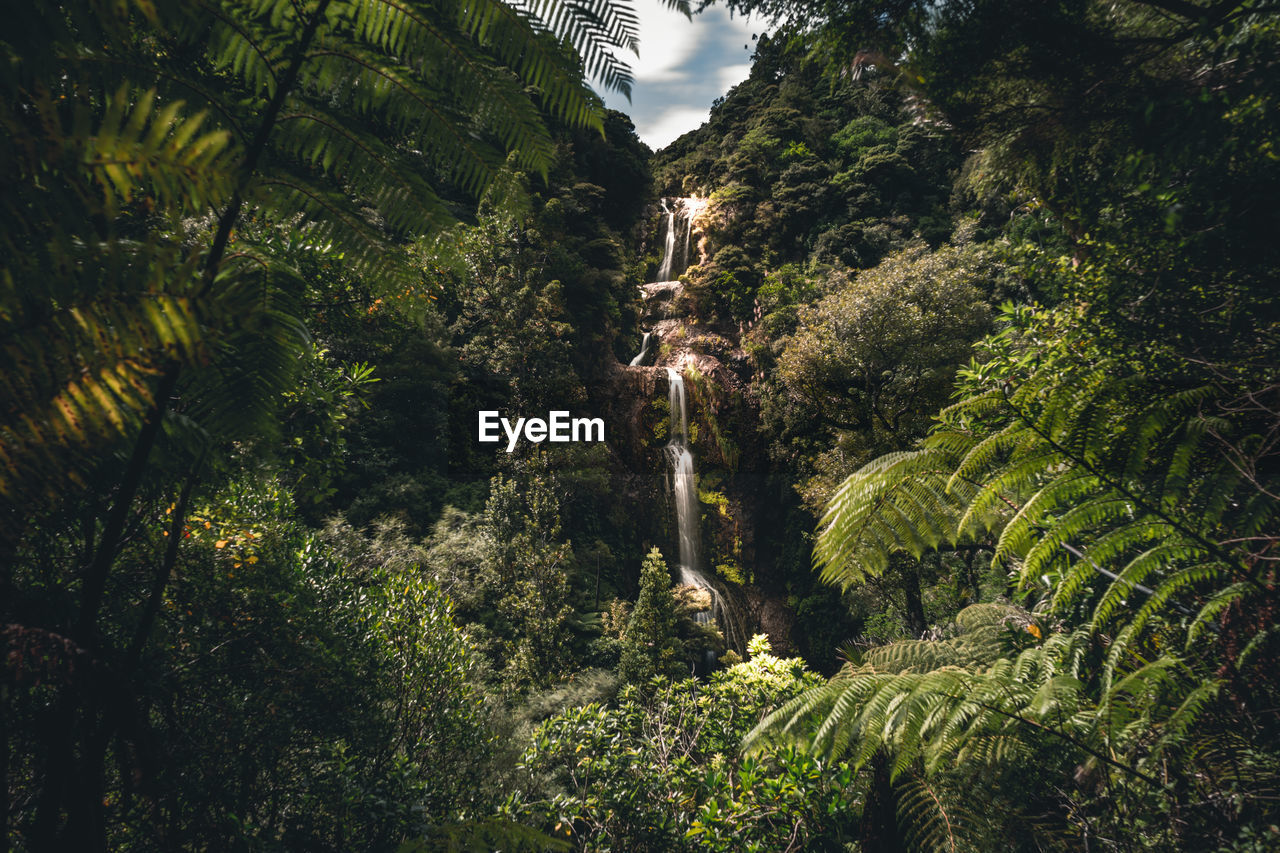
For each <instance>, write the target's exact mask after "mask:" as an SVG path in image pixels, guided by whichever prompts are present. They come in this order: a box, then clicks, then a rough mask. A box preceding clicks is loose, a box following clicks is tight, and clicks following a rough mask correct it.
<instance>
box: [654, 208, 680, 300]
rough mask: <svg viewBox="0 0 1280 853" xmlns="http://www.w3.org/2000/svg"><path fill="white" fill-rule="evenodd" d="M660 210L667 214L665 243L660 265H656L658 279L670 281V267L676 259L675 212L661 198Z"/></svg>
mask: <svg viewBox="0 0 1280 853" xmlns="http://www.w3.org/2000/svg"><path fill="white" fill-rule="evenodd" d="M662 212H663V213H665V214H666V215H667V243H666V246H665V248H664V249H663V252H662V265H661V266H660V267H658V281H671V279H672V276H671V269H672V266H673V265H674V264H675V259H676V212H675V211H674V210H672V209H671V207H669V206H668V205H667V200H666V199H665V198H664V199H663V200H662Z"/></svg>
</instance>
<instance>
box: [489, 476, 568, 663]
mask: <svg viewBox="0 0 1280 853" xmlns="http://www.w3.org/2000/svg"><path fill="white" fill-rule="evenodd" d="M484 517H485V535H486V537H487V545H488V551H489V557H488V559H490V560H492V561H493V566H494V571H496V573H497V575H498V577H499V578H500V579H501V582H502V590H501V596H500V598H499V600H498V602H497V610H498V614H499V615H500V617H501V618H502V619H503V622H504V623H505V624H504V625H503V629H504V630H502V631H501V634H500V635H501V636H502V637H503V638H504V641H505V644H506V654H505V664H504V667H503V675H504V679H505V680H506V682H507V684H508V685H509V686H511V687H515V688H524V687H527V686H530V685H532V686H538V687H545V686H547V685H548V684H550V683H551V682H552V681H554V680H556V679H557V678H559V677H560V676H562V675H566V674H568V671H569V669H570V666H571V664H572V661H573V652H572V649H571V647H570V643H569V636H570V635H569V624H568V620H569V617H570V615H571V614H572V613H573V608H572V603H571V596H572V587H571V585H570V576H571V573H572V572H573V570H574V567H575V560H574V554H573V545H572V544H571V543H569V542H567V541H561V539H560V507H559V501H558V499H557V497H556V493H555V490H554V487H553V485H552V483H550V482H549V481H548V480H546V479H544V478H543V477H542V476H539V475H534V476H532V477H530V478H529V479H527V480H525V481H524V482H517V481H516V480H508V479H506V478H504V477H502V476H501V475H500V476H498V477H495V478H494V480H493V487H492V491H491V494H490V496H489V502H488V504H486V505H485V515H484Z"/></svg>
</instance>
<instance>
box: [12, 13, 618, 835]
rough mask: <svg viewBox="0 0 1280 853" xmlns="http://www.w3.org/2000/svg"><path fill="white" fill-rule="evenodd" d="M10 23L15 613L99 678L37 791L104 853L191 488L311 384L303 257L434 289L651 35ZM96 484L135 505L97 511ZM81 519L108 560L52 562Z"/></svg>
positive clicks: (42, 806) (513, 26)
mask: <svg viewBox="0 0 1280 853" xmlns="http://www.w3.org/2000/svg"><path fill="white" fill-rule="evenodd" d="M12 11H13V15H12V17H11V20H10V26H9V27H7V28H6V31H5V34H4V36H3V42H2V44H0V50H2V51H3V53H4V56H5V62H4V65H5V69H6V70H5V71H4V72H3V74H2V75H0V101H2V102H3V103H2V104H0V106H2V109H0V116H3V118H2V119H0V121H3V122H4V127H5V133H4V134H3V135H2V136H3V141H0V146H3V149H2V152H3V156H2V157H0V160H2V161H3V166H2V167H0V168H2V169H3V177H2V178H0V180H2V181H3V183H4V184H5V185H6V187H10V188H12V191H11V192H9V191H7V192H6V193H5V194H4V201H3V203H2V204H0V241H2V243H0V252H2V254H3V261H2V262H0V306H2V307H0V352H2V353H3V355H2V356H0V359H2V366H3V374H4V377H5V379H4V381H3V387H4V392H3V393H4V401H5V405H4V406H3V409H4V412H3V414H2V415H0V436H2V437H3V447H4V450H3V457H4V464H3V466H0V469H2V470H0V497H2V498H3V506H0V563H2V564H3V566H4V569H3V572H2V573H0V589H2V590H3V593H2V595H0V598H2V599H3V601H4V605H3V607H4V611H3V616H4V623H5V624H13V625H16V626H18V628H15V630H19V629H21V630H25V629H26V628H27V627H31V625H30V624H29V623H32V622H34V623H36V625H38V626H39V627H38V630H39V631H40V632H42V636H47V637H49V638H50V642H54V643H55V644H57V643H62V644H70V645H71V646H72V647H75V648H81V649H83V650H84V654H85V655H86V656H87V657H86V658H85V663H84V666H83V667H82V668H85V669H86V670H87V672H88V673H89V674H90V675H91V677H90V678H88V679H87V680H84V681H80V682H76V683H71V682H66V681H59V682H57V684H58V689H57V690H56V691H55V693H56V694H57V696H56V698H54V699H53V700H52V701H51V702H50V703H49V712H48V714H47V715H46V716H47V718H48V720H49V721H50V723H51V724H50V725H48V726H45V727H42V728H41V729H40V732H41V738H38V739H37V740H36V741H24V743H23V747H22V748H23V749H24V750H28V749H29V750H30V751H29V752H28V753H25V754H24V756H25V757H22V758H20V759H18V760H19V763H20V764H21V766H22V768H23V769H22V772H23V774H24V778H38V779H39V783H38V784H39V792H38V794H33V796H34V797H36V799H37V800H38V808H37V811H38V815H37V817H36V818H35V820H34V823H33V824H30V825H29V828H30V830H31V832H30V835H29V837H30V839H31V846H33V848H36V849H59V848H67V847H73V848H76V849H84V850H95V849H102V848H104V847H105V846H106V844H107V836H108V827H107V818H108V811H107V808H108V807H107V806H105V805H104V800H105V799H107V798H104V796H103V791H104V788H105V787H106V786H107V785H108V783H109V779H108V769H107V768H108V767H109V766H110V763H111V762H110V757H109V754H110V755H111V756H121V757H123V756H125V755H127V753H128V750H129V748H130V747H129V742H128V740H127V739H123V738H125V737H126V735H125V733H124V732H122V731H121V726H122V725H125V724H126V723H128V721H129V720H131V719H133V715H132V714H131V713H124V712H122V711H120V710H119V709H118V705H117V703H116V700H115V699H113V698H112V697H113V695H114V694H115V692H116V685H117V684H118V683H124V684H130V683H131V682H133V681H134V679H135V678H136V675H137V673H136V661H137V659H138V655H139V651H138V650H139V649H141V648H143V646H144V645H145V641H146V638H147V636H148V630H147V629H149V627H150V621H149V620H151V619H153V618H154V613H155V612H156V608H158V607H159V606H160V605H161V603H162V601H163V600H164V590H165V588H166V586H167V584H168V582H169V580H170V577H171V575H172V574H173V570H174V567H175V566H176V565H177V559H178V557H179V556H180V553H179V552H180V550H181V542H180V537H179V533H180V532H181V530H182V524H183V521H184V515H185V514H186V513H187V512H188V511H189V509H190V495H191V493H192V490H193V486H192V484H194V482H195V481H196V480H197V479H198V478H199V477H200V476H201V474H200V472H199V469H200V468H202V466H203V465H204V460H205V459H206V458H209V457H212V458H213V459H214V460H215V462H216V463H218V464H219V467H220V465H221V462H222V459H221V457H222V456H223V454H224V453H227V448H229V447H235V446H236V445H233V444H232V442H233V441H236V440H239V441H241V442H244V441H246V440H252V439H255V438H262V437H264V436H267V435H269V434H270V432H271V427H272V425H273V421H274V419H275V416H276V415H277V414H278V404H279V401H280V398H281V393H282V392H283V391H285V390H287V389H289V388H290V387H291V385H292V383H293V382H294V381H295V380H296V378H297V374H296V370H297V366H298V364H299V361H300V359H299V355H300V354H302V353H303V352H305V350H306V347H307V345H308V333H307V329H306V326H305V321H306V319H307V315H306V310H305V308H306V300H305V298H304V294H306V293H307V284H306V282H305V281H304V279H303V277H302V275H300V272H299V269H298V267H299V266H305V265H303V264H298V263H296V261H298V259H299V258H300V257H306V256H309V255H326V256H328V257H329V258H330V259H333V258H341V259H342V264H341V266H342V269H343V272H344V273H345V277H344V278H345V280H347V281H349V280H350V279H351V278H359V279H361V280H362V281H363V283H364V284H365V285H367V286H369V287H370V288H373V289H375V290H377V291H379V292H381V293H382V294H383V295H384V296H385V297H386V298H390V297H392V296H395V297H397V298H409V299H412V298H414V297H419V298H421V297H423V296H425V295H426V293H427V292H429V290H430V287H429V285H427V284H426V283H424V282H423V281H422V279H421V274H420V271H419V270H418V269H417V268H416V266H415V264H414V259H413V257H412V256H411V254H410V253H409V252H408V251H407V246H408V245H409V243H410V241H412V240H413V239H414V238H416V237H418V236H420V235H422V234H424V233H429V232H432V231H434V230H436V229H438V228H439V227H440V226H441V225H442V224H446V223H449V222H452V221H453V220H454V218H455V217H456V215H458V214H459V213H461V212H463V211H465V209H466V207H467V206H468V205H467V203H466V200H467V199H470V198H474V197H476V196H478V195H480V194H481V193H482V192H483V191H484V190H485V188H486V187H487V186H488V185H489V183H490V182H491V180H492V177H493V175H494V174H495V173H496V172H497V170H498V169H499V168H500V167H501V166H502V164H503V163H504V162H505V161H506V160H507V158H508V155H510V156H511V158H512V159H513V160H514V162H515V163H516V164H517V165H518V166H520V167H523V168H526V169H530V170H533V171H538V172H543V173H545V172H546V170H547V169H548V167H549V163H550V160H551V155H552V146H551V141H550V133H549V131H548V130H547V126H546V124H547V120H546V116H548V115H549V116H552V117H554V118H556V119H558V120H561V121H564V122H567V123H568V124H570V125H572V126H575V127H593V128H595V129H597V131H598V130H599V129H600V128H601V112H602V111H601V109H600V105H599V101H598V98H596V96H595V95H594V94H593V93H592V92H591V91H590V90H589V89H588V88H587V87H586V85H585V83H584V82H583V79H582V74H583V71H584V70H585V71H586V72H588V73H593V74H598V75H600V76H601V79H602V80H603V81H604V83H605V85H608V86H612V87H616V88H621V89H624V90H625V89H626V88H627V86H628V84H629V78H628V76H627V73H626V68H625V66H624V65H623V64H621V63H620V62H619V61H618V60H617V59H616V58H615V57H614V55H613V54H612V52H611V48H612V47H630V46H633V44H634V33H635V22H634V19H633V18H632V17H631V16H630V14H629V13H627V12H626V11H625V10H622V9H621V8H620V7H618V6H615V5H613V4H611V3H608V2H601V3H596V4H593V5H592V7H591V8H590V9H587V8H585V7H580V6H572V7H565V8H564V9H560V8H549V7H545V6H543V7H536V8H535V7H523V6H522V7H519V8H517V7H515V6H512V5H508V4H505V3H501V2H484V3H480V4H476V3H454V4H446V5H444V6H441V5H439V4H434V5H428V4H420V3H412V2H411V3H400V2H394V3H393V2H384V1H383V0H355V1H354V2H345V0H313V2H308V3H301V4H300V3H259V2H234V0H233V2H226V3H221V2H218V3H195V4H191V3H180V2H170V0H164V2H159V3H150V2H146V3H142V2H139V3H131V2H122V3H113V4H100V3H97V2H81V3H71V4H58V5H53V4H35V5H33V6H32V5H29V6H24V7H22V8H21V9H17V8H15V9H14V10H12ZM575 54H580V55H581V56H580V58H579V57H577V56H575ZM317 266H319V265H318V264H317ZM241 446H243V445H241ZM228 455H231V454H228ZM195 460H200V461H195ZM173 480H177V481H178V482H185V483H186V484H187V485H185V486H183V487H182V491H181V493H180V496H179V499H178V500H177V501H173V526H172V530H171V531H169V532H170V534H171V535H170V536H169V537H168V542H167V543H161V542H159V541H155V540H153V539H149V540H147V541H148V542H149V544H151V545H152V546H153V547H154V549H155V551H154V552H153V555H152V560H153V562H154V565H153V566H148V565H146V562H145V560H144V558H142V557H141V556H140V555H138V554H136V553H133V552H132V550H131V551H130V564H129V565H127V566H126V565H124V563H123V562H122V560H123V556H124V554H125V551H126V549H132V548H135V547H136V545H137V543H138V542H139V541H140V540H139V535H138V531H139V530H140V529H142V528H144V527H146V526H148V525H150V524H152V523H154V519H155V517H156V512H157V510H156V509H155V506H154V505H153V503H152V502H153V501H158V495H159V494H161V493H163V492H164V491H165V490H166V489H169V483H170V482H171V481H173ZM95 493H101V494H103V495H108V496H110V497H109V500H110V504H109V506H108V507H106V508H105V510H103V511H101V512H96V511H94V510H93V509H91V508H92V507H93V505H94V504H95V503H97V498H96V497H95ZM165 503H168V501H166V502H165ZM71 530H76V531H82V532H83V535H81V536H79V538H80V539H81V540H82V541H83V542H84V543H85V548H84V551H83V552H82V553H79V554H76V555H75V556H74V557H73V558H71V559H67V560H61V561H59V562H58V563H57V565H56V567H55V566H54V565H53V564H52V563H50V562H49V559H48V557H46V556H45V555H44V554H42V552H41V545H42V543H44V542H48V541H50V540H52V541H57V540H58V538H59V537H58V533H59V532H65V531H71ZM61 550H62V549H61V548H59V549H58V550H56V551H54V552H49V554H50V555H51V554H53V553H60V552H61ZM68 593H70V594H68ZM140 600H142V601H146V602H147V604H146V605H145V606H144V607H143V608H142V613H143V614H144V618H143V619H142V622H141V624H140V625H135V624H134V623H135V620H136V616H135V613H137V612H138V608H137V606H136V602H138V601H140ZM147 614H151V615H147ZM135 630H136V634H137V636H138V637H140V638H141V640H140V641H137V642H134V643H133V644H132V648H131V647H130V641H129V637H130V636H132V635H134V634H135ZM24 691H25V687H24ZM126 692H127V693H129V695H131V696H132V695H133V693H132V691H126ZM27 699H28V696H27V693H26V692H23V693H22V694H21V696H20V697H18V698H17V699H15V701H19V702H26V701H27ZM40 701H43V694H42V698H41V699H40ZM129 736H130V737H131V736H132V735H129ZM7 756H8V750H7V749H6V761H7V760H8V759H7ZM121 760H127V759H124V758H121ZM6 766H7V764H6ZM112 784H114V783H112ZM5 787H6V789H7V787H8V786H7V785H6V786H5ZM111 817H112V819H115V814H114V813H111Z"/></svg>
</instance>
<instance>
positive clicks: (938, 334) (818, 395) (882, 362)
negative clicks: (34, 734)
mask: <svg viewBox="0 0 1280 853" xmlns="http://www.w3.org/2000/svg"><path fill="white" fill-rule="evenodd" d="M991 266H992V261H991V258H990V255H989V254H988V253H987V252H986V251H985V250H983V249H979V248H976V247H972V246H969V247H946V248H943V249H939V250H938V251H936V252H930V251H928V250H927V249H926V248H924V247H918V248H915V249H912V250H908V251H905V252H902V253H900V254H898V255H895V256H893V257H891V258H889V259H888V260H885V261H884V262H883V263H881V264H880V265H879V266H877V267H875V268H874V269H872V270H868V271H865V272H862V273H860V274H858V275H857V277H856V278H854V279H853V280H852V281H850V282H847V283H846V282H841V281H839V280H838V279H837V281H836V283H835V287H834V288H833V292H831V293H830V294H829V295H827V296H825V297H823V298H822V299H820V300H818V301H817V302H816V303H814V304H813V305H811V306H807V307H802V308H801V309H800V311H799V323H800V328H799V329H798V330H797V331H796V333H795V334H794V335H792V336H791V337H790V338H788V339H787V340H785V341H784V342H783V347H784V349H783V351H782V355H781V357H780V358H779V360H778V365H777V370H776V374H775V376H776V380H777V382H778V385H779V386H780V387H779V396H781V397H782V398H783V399H782V400H780V401H778V404H777V405H779V406H781V407H782V412H781V413H780V416H781V418H782V419H783V423H784V424H785V425H786V427H787V428H789V429H788V431H794V430H795V428H796V426H799V425H801V424H803V425H805V429H806V431H808V432H811V431H812V426H811V425H810V424H811V423H812V421H813V419H815V418H816V419H817V421H818V423H819V424H820V425H822V426H825V427H826V428H827V432H826V435H828V436H830V435H832V434H834V435H836V436H838V438H837V446H836V449H835V450H834V451H832V452H831V453H829V454H826V455H825V456H824V457H822V458H821V459H820V460H819V461H818V466H817V467H818V473H817V478H816V480H815V481H814V482H811V483H810V484H809V485H808V486H807V487H806V492H807V493H808V496H809V500H810V502H811V503H819V504H820V503H821V502H822V500H823V499H824V498H825V496H826V495H827V494H828V493H829V491H830V489H831V487H832V485H833V484H834V482H835V481H838V479H840V478H841V477H842V476H843V475H844V474H845V473H847V471H848V470H850V469H852V468H856V467H859V466H860V465H861V464H862V463H863V462H865V461H866V460H867V459H868V458H869V457H871V456H873V455H876V454H879V453H883V452H885V451H888V450H896V449H899V448H903V447H906V446H909V445H910V443H911V442H912V441H913V440H914V439H915V438H917V437H919V436H921V435H922V434H923V433H924V431H925V429H926V428H927V426H928V424H929V420H930V415H929V413H930V412H932V411H934V410H936V409H937V408H938V407H940V406H941V405H943V404H944V403H945V402H946V400H947V398H948V396H949V395H950V391H951V387H952V382H953V380H954V377H955V371H956V370H957V369H958V368H959V367H960V366H961V365H962V364H963V363H964V361H965V358H966V357H967V355H968V354H969V351H970V346H971V344H972V342H973V341H974V340H976V339H977V338H978V337H979V336H980V335H981V334H982V333H983V332H984V331H985V330H986V329H987V327H988V323H989V322H990V320H989V315H990V309H989V308H988V307H987V304H986V301H985V299H984V297H983V293H982V290H981V289H980V285H982V284H983V283H984V280H985V279H987V278H989V277H990V276H991ZM792 424H795V425H796V426H791V425H792ZM784 435H785V433H784Z"/></svg>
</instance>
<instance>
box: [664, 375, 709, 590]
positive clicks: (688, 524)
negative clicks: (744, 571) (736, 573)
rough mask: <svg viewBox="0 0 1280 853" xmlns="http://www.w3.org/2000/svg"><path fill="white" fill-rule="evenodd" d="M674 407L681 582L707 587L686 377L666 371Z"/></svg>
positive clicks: (671, 454)
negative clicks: (701, 555)
mask: <svg viewBox="0 0 1280 853" xmlns="http://www.w3.org/2000/svg"><path fill="white" fill-rule="evenodd" d="M667 379H668V384H669V386H670V391H669V393H670V403H671V440H670V441H669V442H667V458H668V459H669V460H670V461H671V493H672V496H673V497H674V498H675V504H676V529H677V531H678V532H679V537H680V579H681V581H682V582H683V583H684V584H685V585H687V586H699V587H705V586H707V583H706V582H705V580H700V579H699V572H698V569H697V566H698V489H697V482H696V481H695V479H694V476H693V451H691V450H690V449H689V410H688V401H687V400H686V398H685V391H684V377H683V376H681V375H680V374H679V373H678V372H676V370H675V369H674V368H671V367H668V368H667Z"/></svg>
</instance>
